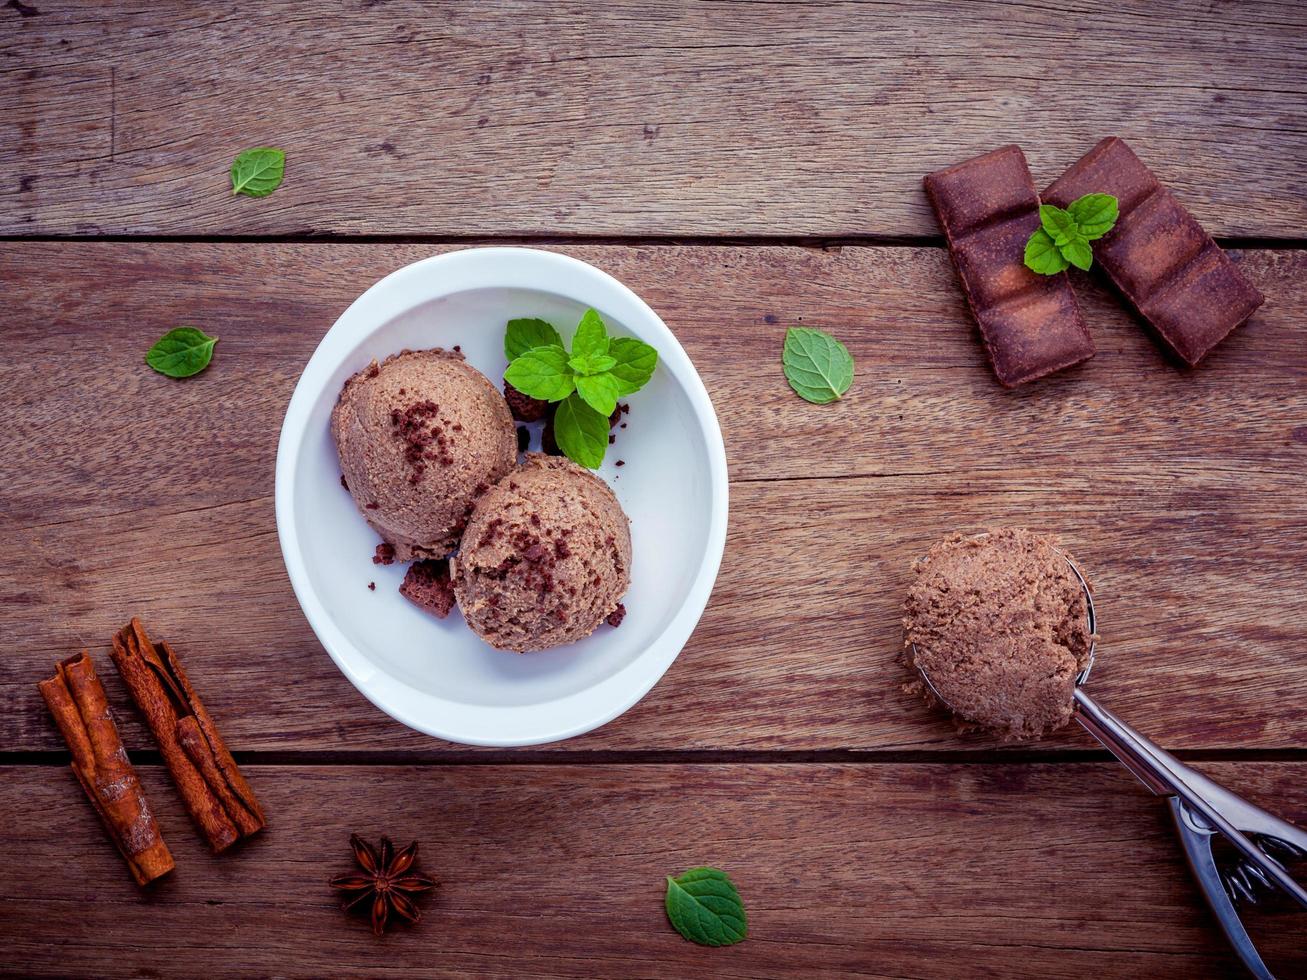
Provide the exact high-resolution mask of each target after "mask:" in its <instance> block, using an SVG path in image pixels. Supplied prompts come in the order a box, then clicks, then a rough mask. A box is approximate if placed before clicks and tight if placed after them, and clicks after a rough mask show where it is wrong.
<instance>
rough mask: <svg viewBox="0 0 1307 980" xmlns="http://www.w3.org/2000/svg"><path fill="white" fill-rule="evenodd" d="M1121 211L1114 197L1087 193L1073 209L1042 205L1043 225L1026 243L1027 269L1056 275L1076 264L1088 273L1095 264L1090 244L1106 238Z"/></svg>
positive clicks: (1072, 203)
mask: <svg viewBox="0 0 1307 980" xmlns="http://www.w3.org/2000/svg"><path fill="white" fill-rule="evenodd" d="M1118 213H1119V208H1118V204H1117V200H1116V198H1115V197H1113V196H1112V195H1111V194H1086V195H1085V196H1084V197H1081V198H1077V199H1076V200H1074V201H1072V202H1071V204H1070V206H1069V207H1066V208H1059V207H1057V206H1055V205H1052V204H1041V205H1040V206H1039V224H1040V227H1039V228H1037V229H1036V230H1035V231H1034V233H1033V234H1031V236H1030V239H1029V240H1028V241H1027V242H1026V254H1025V263H1026V268H1028V269H1030V270H1032V271H1034V272H1038V273H1039V274H1040V275H1042V276H1054V275H1057V274H1058V273H1059V272H1062V271H1064V270H1065V269H1066V268H1067V267H1068V266H1072V265H1074V266H1075V267H1076V268H1077V269H1085V270H1088V269H1089V267H1090V266H1092V265H1093V264H1094V251H1093V249H1092V248H1090V247H1089V243H1090V242H1092V241H1096V240H1098V239H1099V238H1102V237H1103V236H1104V235H1106V234H1107V233H1108V232H1109V231H1111V230H1112V227H1113V226H1114V225H1115V224H1116V219H1117V215H1118Z"/></svg>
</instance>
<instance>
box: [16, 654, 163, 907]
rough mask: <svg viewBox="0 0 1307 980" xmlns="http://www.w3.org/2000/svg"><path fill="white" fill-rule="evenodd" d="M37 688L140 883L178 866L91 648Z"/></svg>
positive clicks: (80, 776)
mask: <svg viewBox="0 0 1307 980" xmlns="http://www.w3.org/2000/svg"><path fill="white" fill-rule="evenodd" d="M37 687H38V688H39V689H40V691H41V696H42V697H44V698H45V703H46V705H47V706H48V707H49V709H50V714H52V715H53V716H54V720H55V724H56V725H58V726H59V731H60V733H61V734H62V735H63V737H64V741H65V742H66V743H67V745H68V750H69V751H70V752H71V753H72V756H73V761H72V770H73V774H74V775H75V776H76V777H77V781H78V782H79V783H81V784H82V789H83V790H84V791H85V792H86V795H87V797H89V798H90V800H91V803H92V804H93V805H94V806H95V810H96V812H97V813H98V814H99V815H100V820H101V822H103V824H104V827H105V830H107V831H108V832H109V836H110V837H111V838H112V839H113V842H114V844H115V845H116V846H117V847H118V851H119V853H121V854H122V856H123V859H124V860H126V862H127V867H128V868H129V869H130V870H131V873H132V878H133V879H134V880H135V881H136V883H137V884H138V885H147V884H149V883H150V882H152V881H154V880H155V879H156V878H160V877H162V876H163V875H166V874H167V873H168V872H169V871H171V870H172V869H173V859H172V854H171V853H170V852H169V850H168V845H167V844H165V843H164V841H163V836H162V835H161V834H160V833H159V827H158V824H156V823H155V820H154V815H153V814H152V813H151V812H150V808H149V806H148V805H147V804H146V802H145V795H144V793H143V792H142V791H141V784H140V781H139V780H138V779H137V778H136V770H135V769H133V768H132V764H131V762H130V761H128V759H127V752H126V751H125V750H124V749H123V743H122V739H121V738H120V737H119V735H118V726H117V725H115V724H114V720H113V716H112V715H111V714H110V713H109V700H108V698H107V697H106V696H105V693H104V686H103V685H102V684H101V683H100V679H99V678H98V677H97V676H96V675H95V666H94V664H92V663H91V657H90V654H88V653H87V652H86V651H83V652H82V653H80V654H78V655H77V656H75V657H70V658H68V659H67V660H64V661H62V662H61V663H60V664H58V665H57V667H56V668H55V676H54V677H52V678H50V679H49V680H45V681H41V682H40V684H38V685H37Z"/></svg>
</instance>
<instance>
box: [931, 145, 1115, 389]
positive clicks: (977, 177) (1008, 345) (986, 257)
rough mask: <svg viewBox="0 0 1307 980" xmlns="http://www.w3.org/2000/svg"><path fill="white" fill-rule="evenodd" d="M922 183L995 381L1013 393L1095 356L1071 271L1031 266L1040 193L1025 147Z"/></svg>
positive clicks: (1004, 150) (959, 166)
mask: <svg viewBox="0 0 1307 980" xmlns="http://www.w3.org/2000/svg"><path fill="white" fill-rule="evenodd" d="M923 183H924V184H925V187H926V193H927V194H928V195H929V196H930V203H931V204H932V205H933V206H934V208H935V214H936V215H937V216H938V217H939V223H940V225H941V226H943V228H944V235H945V237H946V238H947V239H948V250H949V254H950V255H951V256H952V257H953V265H954V266H955V267H956V268H957V271H958V277H959V278H960V279H961V280H962V290H963V292H965V293H966V296H967V303H968V304H969V305H970V307H971V312H972V314H973V315H974V316H975V318H976V322H977V323H978V324H979V325H980V334H981V336H982V337H983V338H984V341H985V347H986V349H987V350H988V352H989V360H990V363H991V364H993V366H994V374H995V375H996V376H997V377H998V380H999V381H1000V382H1001V383H1002V384H1004V385H1006V386H1007V387H1009V388H1012V387H1015V386H1017V385H1020V384H1025V383H1026V382H1027V381H1034V380H1035V379H1036V378H1042V377H1043V376H1044V375H1046V374H1052V373H1053V372H1054V371H1060V370H1062V369H1063V368H1068V367H1071V365H1073V364H1079V363H1080V362H1081V361H1084V360H1087V359H1088V358H1090V357H1092V356H1093V354H1094V342H1093V340H1092V339H1090V336H1089V331H1088V330H1087V329H1086V328H1085V321H1084V318H1083V317H1081V315H1080V307H1079V306H1078V305H1077V303H1076V298H1075V295H1074V294H1073V293H1072V292H1071V283H1070V281H1069V280H1068V279H1067V276H1066V273H1059V274H1058V275H1055V276H1042V275H1040V274H1039V273H1037V272H1032V271H1031V270H1030V269H1028V268H1026V264H1025V250H1026V242H1027V241H1028V240H1029V238H1030V235H1031V233H1032V232H1034V231H1035V229H1036V228H1038V227H1039V226H1040V225H1039V195H1038V194H1037V193H1036V192H1035V182H1034V181H1033V180H1032V179H1031V177H1030V168H1029V167H1028V166H1027V165H1026V157H1025V154H1023V153H1022V152H1021V148H1020V147H1018V146H1005V147H1002V148H1001V149H997V150H995V151H994V152H993V153H986V154H985V155H984V156H980V157H976V158H975V159H974V160H968V161H966V162H965V163H959V164H957V165H956V166H953V167H948V168H947V169H944V170H937V171H935V172H934V173H933V174H928V175H927V176H926V178H925V180H924V181H923Z"/></svg>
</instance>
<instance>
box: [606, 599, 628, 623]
mask: <svg viewBox="0 0 1307 980" xmlns="http://www.w3.org/2000/svg"><path fill="white" fill-rule="evenodd" d="M625 618H626V606H625V604H624V603H621V602H619V603H618V604H617V608H616V609H614V610H613V611H612V612H610V613H609V614H608V618H607V619H606V620H605V622H606V623H608V625H609V626H613V627H617V626H621V625H622V620H624V619H625Z"/></svg>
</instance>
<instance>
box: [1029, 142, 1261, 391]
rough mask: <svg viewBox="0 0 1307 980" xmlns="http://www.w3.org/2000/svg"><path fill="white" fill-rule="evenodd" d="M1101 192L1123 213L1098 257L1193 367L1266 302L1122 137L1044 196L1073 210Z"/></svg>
mask: <svg viewBox="0 0 1307 980" xmlns="http://www.w3.org/2000/svg"><path fill="white" fill-rule="evenodd" d="M1096 193H1101V194H1111V195H1113V196H1114V197H1115V198H1116V199H1117V203H1118V205H1119V207H1120V216H1119V217H1118V218H1117V222H1116V226H1115V227H1113V229H1112V230H1111V231H1109V232H1108V233H1107V234H1106V235H1104V236H1103V238H1101V239H1100V240H1099V241H1096V242H1094V258H1095V259H1096V260H1097V261H1098V264H1099V265H1101V266H1102V267H1103V271H1104V272H1106V273H1107V275H1108V278H1110V279H1111V280H1112V282H1113V283H1114V284H1115V285H1116V288H1117V289H1118V290H1120V291H1121V294H1122V295H1123V296H1124V297H1125V298H1126V300H1127V301H1128V302H1129V303H1130V305H1132V306H1133V307H1134V308H1135V310H1136V311H1138V313H1139V315H1140V316H1141V317H1143V319H1144V320H1145V321H1146V322H1147V323H1148V324H1149V325H1150V326H1151V327H1152V328H1153V329H1154V330H1155V331H1156V332H1157V334H1158V336H1160V337H1161V339H1162V340H1163V341H1165V342H1166V344H1167V346H1169V347H1170V348H1171V350H1173V351H1175V353H1176V355H1177V356H1178V357H1179V358H1180V359H1181V360H1183V361H1184V362H1185V363H1186V364H1188V365H1189V366H1190V367H1192V366H1194V365H1195V364H1197V363H1198V362H1199V361H1201V360H1202V359H1203V358H1204V357H1205V356H1206V355H1207V352H1208V351H1210V350H1211V349H1212V348H1213V347H1215V346H1216V345H1217V344H1219V343H1220V342H1221V341H1222V340H1224V339H1225V338H1226V337H1227V336H1228V335H1229V334H1230V332H1231V331H1233V330H1234V328H1235V327H1237V326H1239V324H1241V323H1243V322H1244V321H1245V320H1247V319H1248V317H1249V316H1251V315H1252V312H1253V311H1254V310H1255V309H1257V307H1259V306H1261V305H1262V302H1263V298H1262V294H1261V293H1259V292H1258V291H1257V290H1256V289H1255V288H1254V287H1253V286H1252V284H1251V283H1249V282H1248V280H1247V279H1245V278H1244V276H1243V274H1242V273H1241V272H1240V271H1239V269H1238V268H1237V267H1236V266H1235V264H1234V263H1233V262H1232V261H1230V257H1229V256H1228V255H1226V254H1225V253H1224V252H1223V251H1221V249H1220V246H1218V245H1217V244H1216V242H1214V241H1212V236H1210V235H1209V234H1207V232H1205V231H1203V229H1202V226H1201V225H1199V224H1198V222H1197V221H1195V220H1194V217H1193V215H1191V214H1190V213H1189V212H1188V211H1186V210H1185V209H1184V207H1183V205H1181V204H1180V202H1179V201H1177V200H1176V199H1175V196H1174V195H1173V194H1172V193H1171V192H1170V191H1168V190H1167V189H1166V188H1165V187H1163V186H1162V185H1161V184H1159V183H1158V182H1157V178H1156V177H1155V176H1153V173H1152V171H1150V170H1149V169H1148V168H1147V167H1145V166H1144V165H1143V164H1142V163H1140V162H1139V158H1138V157H1137V156H1135V155H1134V152H1133V151H1132V150H1131V149H1130V147H1129V146H1127V145H1126V143H1125V140H1122V139H1120V138H1119V137H1116V136H1109V137H1108V138H1107V139H1105V140H1102V141H1101V142H1099V144H1098V145H1097V146H1095V147H1094V148H1093V149H1092V150H1090V151H1089V152H1088V153H1086V154H1085V155H1084V156H1083V157H1081V158H1080V159H1079V160H1078V161H1077V162H1076V163H1074V164H1072V165H1071V168H1070V169H1069V170H1067V172H1066V173H1064V174H1063V175H1062V176H1061V177H1059V178H1058V179H1057V180H1056V181H1054V182H1053V184H1052V186H1051V187H1049V188H1048V190H1046V191H1044V195H1043V196H1044V200H1045V201H1047V202H1048V203H1049V204H1056V205H1057V206H1058V207H1066V206H1067V205H1068V204H1070V203H1071V202H1072V201H1074V200H1076V199H1077V198H1079V197H1082V196H1083V195H1085V194H1096Z"/></svg>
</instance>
